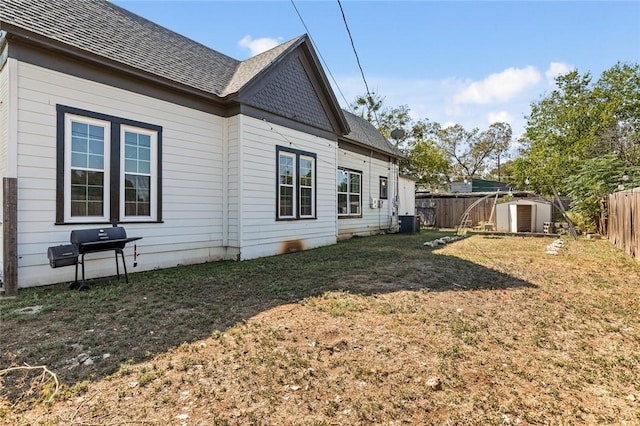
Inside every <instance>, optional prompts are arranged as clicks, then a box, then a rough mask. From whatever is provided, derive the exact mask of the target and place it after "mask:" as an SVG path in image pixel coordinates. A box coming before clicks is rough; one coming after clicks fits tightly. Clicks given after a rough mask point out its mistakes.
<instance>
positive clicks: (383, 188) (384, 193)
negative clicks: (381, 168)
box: [380, 176, 389, 200]
mask: <svg viewBox="0 0 640 426" xmlns="http://www.w3.org/2000/svg"><path fill="white" fill-rule="evenodd" d="M388 197H389V179H388V178H387V177H386V176H380V199H381V200H386V199H387V198H388Z"/></svg>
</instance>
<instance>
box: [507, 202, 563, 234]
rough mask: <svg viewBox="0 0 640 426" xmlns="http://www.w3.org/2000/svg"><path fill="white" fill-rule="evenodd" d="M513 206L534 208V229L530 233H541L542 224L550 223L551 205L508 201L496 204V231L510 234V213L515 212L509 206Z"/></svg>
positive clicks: (542, 229)
mask: <svg viewBox="0 0 640 426" xmlns="http://www.w3.org/2000/svg"><path fill="white" fill-rule="evenodd" d="M513 205H531V206H535V209H534V211H533V214H534V220H535V223H534V224H533V225H534V227H533V229H532V230H531V232H543V231H544V222H550V221H551V210H552V209H551V204H548V203H539V202H536V201H527V200H515V201H509V202H506V203H499V204H496V231H498V232H511V226H510V224H511V220H512V218H513V213H512V211H515V210H514V209H512V208H510V206H513Z"/></svg>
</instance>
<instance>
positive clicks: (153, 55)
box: [0, 0, 401, 156]
mask: <svg viewBox="0 0 640 426" xmlns="http://www.w3.org/2000/svg"><path fill="white" fill-rule="evenodd" d="M12 26H13V27H17V28H20V29H22V30H26V31H28V32H30V33H35V34H37V35H40V36H43V37H45V38H48V39H51V40H55V41H58V42H60V43H62V44H64V45H68V46H71V47H73V48H76V49H79V50H81V51H84V52H86V53H88V54H92V55H97V56H100V57H103V58H106V59H108V60H111V61H114V62H117V63H120V64H124V65H126V66H128V67H131V68H133V69H137V70H141V71H143V72H145V73H150V74H152V75H156V76H158V77H161V78H165V79H167V80H170V81H173V82H176V83H178V84H182V85H185V86H188V87H192V88H195V89H197V90H200V91H203V92H205V93H208V94H211V95H214V96H217V97H219V98H224V97H225V96H228V95H232V94H235V93H237V92H239V91H240V90H241V89H242V88H243V87H245V85H247V84H248V83H249V82H251V81H252V80H253V79H254V78H256V77H257V76H258V75H259V74H260V73H262V72H263V71H265V70H266V69H267V68H268V67H269V65H271V64H272V63H274V61H276V60H278V59H279V58H280V57H282V56H283V54H284V53H285V52H286V51H287V50H288V49H293V48H295V47H296V46H298V45H299V44H300V43H302V42H303V41H304V40H306V36H301V37H297V38H295V39H292V40H290V41H288V42H285V43H282V44H280V45H278V46H276V47H275V48H273V49H271V50H268V51H266V52H264V53H261V54H259V55H256V56H254V57H252V58H250V59H247V60H245V61H238V60H236V59H233V58H231V57H229V56H227V55H224V54H222V53H220V52H217V51H215V50H213V49H211V48H209V47H207V46H204V45H202V44H200V43H198V42H196V41H193V40H191V39H189V38H187V37H184V36H182V35H180V34H178V33H175V32H173V31H171V30H169V29H167V28H164V27H162V26H160V25H158V24H155V23H153V22H151V21H149V20H147V19H145V18H142V17H140V16H138V15H136V14H134V13H132V12H129V11H127V10H126V9H123V8H121V7H119V6H116V5H114V4H112V3H110V2H108V1H106V0H0V29H7V28H10V27H12ZM343 113H344V115H345V118H346V121H347V124H348V126H349V127H350V128H351V131H350V133H349V134H348V135H346V138H347V139H350V140H352V141H355V142H358V143H361V144H363V145H366V146H370V147H372V148H374V149H376V150H378V151H382V152H385V153H389V154H392V155H396V156H397V155H401V154H399V152H398V151H397V150H396V149H395V148H394V147H393V146H392V145H391V144H390V143H389V142H388V141H387V140H386V139H385V138H384V137H383V136H382V135H381V134H380V132H378V131H377V129H376V128H375V127H374V126H373V125H371V123H369V122H368V121H366V120H364V119H362V118H360V117H358V116H356V115H353V114H351V113H349V112H347V111H343Z"/></svg>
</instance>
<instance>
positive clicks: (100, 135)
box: [88, 125, 104, 141]
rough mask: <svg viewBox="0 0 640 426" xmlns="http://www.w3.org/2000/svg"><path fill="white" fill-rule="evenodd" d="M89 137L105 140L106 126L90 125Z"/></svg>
mask: <svg viewBox="0 0 640 426" xmlns="http://www.w3.org/2000/svg"><path fill="white" fill-rule="evenodd" d="M88 136H89V138H91V139H94V140H99V141H103V140H104V127H100V126H91V125H89V135H88Z"/></svg>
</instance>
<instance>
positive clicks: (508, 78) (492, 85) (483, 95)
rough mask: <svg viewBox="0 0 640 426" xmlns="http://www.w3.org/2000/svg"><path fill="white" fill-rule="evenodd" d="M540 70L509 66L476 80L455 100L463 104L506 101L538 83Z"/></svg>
mask: <svg viewBox="0 0 640 426" xmlns="http://www.w3.org/2000/svg"><path fill="white" fill-rule="evenodd" d="M540 79H541V76H540V72H539V71H538V70H537V69H535V68H534V67H532V66H528V67H526V68H513V67H511V68H508V69H506V70H504V71H502V72H499V73H495V74H491V75H490V76H488V77H487V78H485V79H484V80H482V81H474V82H471V83H468V84H467V87H466V88H465V89H464V90H462V91H460V92H459V93H458V94H456V95H455V97H454V99H453V101H454V102H455V103H462V104H489V103H495V102H506V101H509V100H511V99H513V98H514V97H515V96H517V95H518V94H520V93H522V92H524V91H525V90H527V89H528V88H529V87H530V86H532V85H535V84H537V83H538V82H539V81H540Z"/></svg>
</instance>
